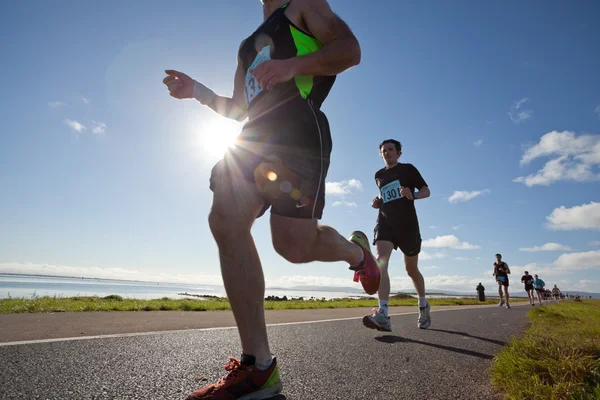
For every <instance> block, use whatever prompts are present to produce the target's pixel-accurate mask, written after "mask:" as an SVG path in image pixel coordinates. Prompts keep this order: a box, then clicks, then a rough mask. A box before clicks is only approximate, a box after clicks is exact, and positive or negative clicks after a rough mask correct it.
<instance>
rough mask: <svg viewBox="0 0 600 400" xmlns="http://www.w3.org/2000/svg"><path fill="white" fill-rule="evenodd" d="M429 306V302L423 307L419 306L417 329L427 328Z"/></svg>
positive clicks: (428, 325) (428, 323)
mask: <svg viewBox="0 0 600 400" xmlns="http://www.w3.org/2000/svg"><path fill="white" fill-rule="evenodd" d="M429 311H431V307H430V306H429V303H427V305H426V306H425V307H419V319H418V320H417V326H418V327H419V329H427V328H429V327H430V326H431V315H429Z"/></svg>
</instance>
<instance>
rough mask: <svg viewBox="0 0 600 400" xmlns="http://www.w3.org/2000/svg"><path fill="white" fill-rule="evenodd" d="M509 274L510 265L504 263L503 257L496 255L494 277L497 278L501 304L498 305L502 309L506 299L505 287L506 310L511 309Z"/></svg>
mask: <svg viewBox="0 0 600 400" xmlns="http://www.w3.org/2000/svg"><path fill="white" fill-rule="evenodd" d="M508 274H510V268H508V264H507V263H505V262H504V261H502V255H500V254H496V262H495V263H494V276H495V277H496V282H498V295H499V296H500V303H498V306H500V307H502V306H503V305H504V297H502V287H504V294H505V295H506V308H510V303H509V302H508V300H509V298H508Z"/></svg>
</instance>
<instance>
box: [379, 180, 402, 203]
mask: <svg viewBox="0 0 600 400" xmlns="http://www.w3.org/2000/svg"><path fill="white" fill-rule="evenodd" d="M400 198H402V195H401V194H400V181H393V182H390V183H388V184H387V185H385V186H384V187H382V188H381V199H382V200H383V202H384V203H387V202H388V201H394V200H398V199H400Z"/></svg>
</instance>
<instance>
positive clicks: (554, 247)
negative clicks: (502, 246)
mask: <svg viewBox="0 0 600 400" xmlns="http://www.w3.org/2000/svg"><path fill="white" fill-rule="evenodd" d="M519 250H521V251H526V252H529V253H537V252H539V251H569V250H571V248H570V247H569V246H565V245H562V244H560V243H553V242H550V243H544V244H543V245H541V246H534V247H521V248H520V249H519Z"/></svg>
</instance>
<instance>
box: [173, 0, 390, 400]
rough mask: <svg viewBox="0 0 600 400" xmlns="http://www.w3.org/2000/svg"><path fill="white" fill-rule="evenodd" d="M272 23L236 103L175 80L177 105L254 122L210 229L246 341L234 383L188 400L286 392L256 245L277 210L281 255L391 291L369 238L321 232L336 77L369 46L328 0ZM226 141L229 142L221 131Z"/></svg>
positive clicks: (269, 5) (272, 1)
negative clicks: (186, 102)
mask: <svg viewBox="0 0 600 400" xmlns="http://www.w3.org/2000/svg"><path fill="white" fill-rule="evenodd" d="M263 16H264V23H263V24H261V26H260V27H259V28H258V29H257V30H256V31H255V32H254V33H253V34H252V35H250V36H249V37H247V38H246V39H245V40H244V41H243V42H242V44H241V45H240V48H239V50H238V67H237V70H236V75H235V80H234V88H233V95H232V97H224V96H218V95H216V94H215V93H214V92H213V91H212V90H210V89H209V88H208V87H206V86H205V85H203V84H201V83H200V82H198V81H195V80H194V79H192V78H190V77H189V76H187V75H185V74H183V73H181V72H178V71H173V70H168V71H166V72H167V75H168V76H167V77H166V78H165V79H164V80H163V82H164V83H165V84H166V85H167V87H168V89H169V92H170V94H171V96H173V97H175V98H177V99H186V98H195V99H196V100H198V101H199V102H200V103H201V104H203V105H207V106H208V107H210V108H211V109H213V110H214V111H216V112H217V113H219V114H221V115H223V116H225V117H228V118H232V119H235V120H238V121H243V120H245V119H246V118H247V119H248V122H247V123H246V124H245V125H244V127H243V130H242V133H241V134H240V136H239V138H238V140H237V142H236V143H235V146H234V147H233V148H231V149H229V150H228V151H227V152H226V153H225V155H224V158H223V160H221V161H220V162H218V163H217V165H215V167H214V168H213V171H212V174H211V178H210V188H211V190H212V191H213V192H214V198H213V204H212V209H211V212H210V216H209V223H210V228H211V231H212V233H213V236H214V238H215V241H216V242H217V245H218V247H219V254H220V261H221V272H222V276H223V282H224V284H225V289H226V291H227V297H228V299H229V303H230V304H231V308H232V310H233V313H234V316H235V320H236V323H237V325H238V331H239V333H240V338H241V343H242V357H241V359H240V360H237V359H231V360H230V362H229V363H227V365H226V369H227V371H228V375H227V376H226V377H224V378H223V379H221V380H219V382H217V383H216V384H211V385H207V386H205V387H204V388H202V389H199V390H197V391H195V392H193V393H191V394H189V395H188V397H187V399H188V400H202V399H204V400H206V399H213V400H223V399H228V400H231V399H240V398H253V399H259V398H260V399H263V398H270V397H273V396H275V395H276V394H277V393H279V392H281V390H282V383H281V378H280V375H279V368H278V366H277V360H276V359H275V358H274V357H272V355H271V351H270V348H269V342H268V337H267V330H266V325H265V316H264V309H263V307H264V287H265V282H264V277H263V272H262V268H261V265H260V260H259V257H258V254H257V250H256V247H255V245H254V241H253V239H252V235H251V228H252V224H253V222H254V220H255V219H256V218H258V217H259V216H260V215H262V214H263V213H264V212H265V211H266V209H268V208H271V231H272V232H271V234H272V241H273V245H274V247H275V250H276V251H277V252H278V253H279V254H280V255H281V256H283V257H284V258H285V259H286V260H288V261H290V262H292V263H306V262H311V261H316V260H320V261H329V262H335V261H345V262H347V263H349V264H350V265H351V267H350V269H351V270H353V271H355V274H356V276H358V279H359V280H360V282H361V284H362V285H363V288H364V290H365V292H367V293H368V294H374V293H376V292H377V290H378V288H379V276H380V275H379V267H378V266H377V261H376V260H375V258H374V257H373V255H372V254H371V252H370V246H369V241H368V239H367V237H366V235H365V234H364V233H362V232H354V233H353V234H352V235H351V237H350V240H347V239H345V238H344V237H342V236H341V235H340V234H339V233H337V232H336V231H335V230H334V229H333V228H331V227H328V226H324V225H320V226H319V225H318V223H317V220H318V219H320V218H321V215H322V213H323V208H324V205H325V178H326V176H327V170H328V168H329V156H330V153H331V148H332V144H331V135H330V133H329V123H328V121H327V118H326V117H325V115H324V114H323V113H322V112H321V110H320V108H321V105H322V103H323V101H325V99H326V97H327V95H328V93H329V91H330V90H331V88H332V86H333V84H334V81H335V76H336V75H337V74H338V73H341V72H343V71H345V70H347V69H348V68H350V67H352V66H354V65H356V64H358V63H359V62H360V47H359V44H358V41H357V40H356V38H355V37H354V35H353V34H352V32H351V31H350V29H349V28H348V26H347V25H346V24H345V23H344V22H343V21H342V20H341V19H340V18H339V17H337V16H336V15H335V14H334V13H333V12H332V11H331V8H330V7H329V5H328V4H327V2H326V1H325V0H310V1H307V0H294V1H290V2H286V1H282V0H265V1H264V2H263ZM215 134H218V133H215Z"/></svg>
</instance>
